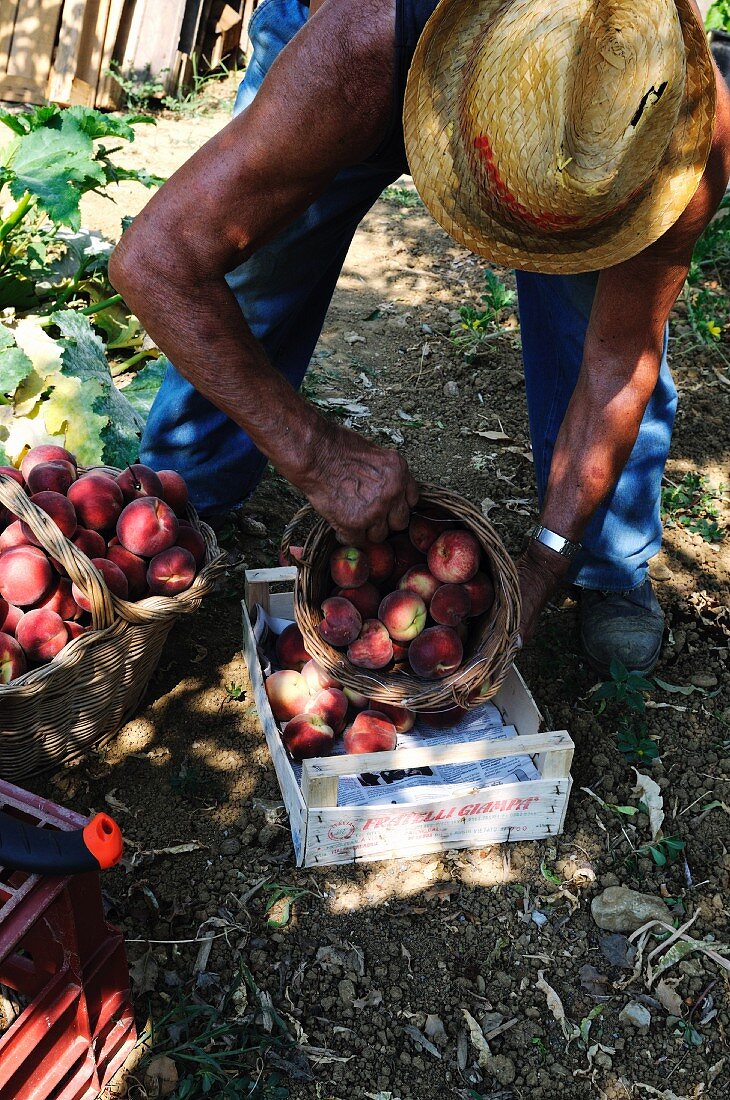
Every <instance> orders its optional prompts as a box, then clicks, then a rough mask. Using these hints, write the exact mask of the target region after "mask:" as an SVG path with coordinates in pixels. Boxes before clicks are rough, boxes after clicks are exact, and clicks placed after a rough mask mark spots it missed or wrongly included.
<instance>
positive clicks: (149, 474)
mask: <svg viewBox="0 0 730 1100" xmlns="http://www.w3.org/2000/svg"><path fill="white" fill-rule="evenodd" d="M117 485H118V486H119V488H120V489H121V490H122V496H123V497H124V503H125V504H129V503H130V501H132V500H136V499H137V498H138V497H159V498H160V499H161V500H162V499H164V490H163V488H162V482H161V481H160V479H159V477H158V476H157V474H156V473H155V471H154V470H151V469H150V468H149V466H143V465H142V463H141V462H137V463H136V464H135V465H134V466H127V469H126V470H122V472H121V473H120V474H118V475H117Z"/></svg>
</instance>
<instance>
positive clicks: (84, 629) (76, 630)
mask: <svg viewBox="0 0 730 1100" xmlns="http://www.w3.org/2000/svg"><path fill="white" fill-rule="evenodd" d="M64 623H65V624H66V629H67V630H68V639H69V641H70V642H72V641H73V640H74V638H80V637H81V635H82V634H88V633H89V630H90V629H91V627H88V626H82V625H81V623H75V622H69V621H68V620H66V619H64Z"/></svg>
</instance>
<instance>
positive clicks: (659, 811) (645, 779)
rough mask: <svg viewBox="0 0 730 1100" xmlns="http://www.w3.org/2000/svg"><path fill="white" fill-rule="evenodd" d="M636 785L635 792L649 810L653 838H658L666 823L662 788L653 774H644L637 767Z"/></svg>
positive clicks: (635, 771) (635, 770)
mask: <svg viewBox="0 0 730 1100" xmlns="http://www.w3.org/2000/svg"><path fill="white" fill-rule="evenodd" d="M633 771H634V773H635V774H636V786H635V787H634V791H633V793H634V794H635V795H637V796H638V797H639V798H640V799H641V801H642V802H643V803H644V805H645V806H646V808H647V810H648V812H649V825H650V827H651V839H652V840H656V838H657V836H658V835H659V833H660V831H661V827H662V825H663V824H664V798H663V797H662V792H661V788H660V786H659V784H658V783H655V782H654V780H653V779H652V778H651V776H648V775H642V773H641V772H640V771H637V769H636V768H634V769H633Z"/></svg>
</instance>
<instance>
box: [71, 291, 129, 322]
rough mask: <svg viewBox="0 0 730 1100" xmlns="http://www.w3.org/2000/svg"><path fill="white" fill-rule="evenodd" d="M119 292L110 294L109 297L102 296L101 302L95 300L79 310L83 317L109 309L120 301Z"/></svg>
mask: <svg viewBox="0 0 730 1100" xmlns="http://www.w3.org/2000/svg"><path fill="white" fill-rule="evenodd" d="M122 300H123V299H122V296H121V294H112V296H111V298H104V300H103V301H101V302H96V303H95V304H94V305H93V306H85V307H84V309H81V310H79V312H80V313H82V314H83V316H84V317H93V316H94V314H95V313H102V312H103V311H104V310H105V309H110V308H111V307H112V306H115V305H117V304H118V303H119V302H121V301H122Z"/></svg>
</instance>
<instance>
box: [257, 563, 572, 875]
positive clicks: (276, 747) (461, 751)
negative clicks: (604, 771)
mask: <svg viewBox="0 0 730 1100" xmlns="http://www.w3.org/2000/svg"><path fill="white" fill-rule="evenodd" d="M295 576H296V569H293V568H285V569H253V570H249V571H248V572H247V573H246V598H245V600H244V602H243V653H244V657H245V659H246V664H247V665H248V671H249V675H250V677H251V683H252V685H253V691H254V698H255V701H256V706H257V708H258V713H259V716H260V718H261V724H262V726H263V730H264V734H265V736H266V741H267V744H268V746H269V750H270V752H271V759H272V762H273V764H274V768H275V770H276V775H277V778H278V780H279V786H280V787H281V793H282V796H283V799H284V803H285V805H286V809H287V812H288V814H289V821H290V825H291V832H292V839H293V841H294V850H295V853H296V858H297V865H298V866H300V867H301V866H305V867H320V866H324V865H326V864H332V863H356V862H362V861H366V860H379V859H394V858H403V857H408V856H418V855H423V854H425V853H427V852H439V851H444V850H446V849H449V848H482V847H484V846H485V845H488V844H500V843H502V842H504V841H510V840H513V841H514V840H537V839H540V838H543V837H548V836H557V835H558V834H559V833H560V832H562V829H563V823H564V821H565V813H566V810H567V807H568V799H569V797H570V790H571V786H572V780H571V776H570V766H571V763H572V759H573V749H574V746H573V742H572V740H571V738H570V736H569V734H568V733H567V732H566V731H564V730H563V731H560V732H554V733H544V732H543V733H541V732H540V725H541V723H542V718H541V715H540V712H539V711H538V709H537V707H536V705H535V702H534V700H533V698H532V696H531V695H530V692H529V691H528V689H527V686H526V685H525V682H524V680H523V679H522V677H521V676H520V674H519V672H518V671H517V669H514V668H513V669H512V671H511V672H510V674H509V675H508V677H507V679H506V680H505V682H504V684H503V685H502V688H501V689H500V691H499V693H498V695H497V696H496V697H495V699H494V700H493V702H494V703H495V704H496V705H497V707H498V708H499V710H500V712H501V714H502V717H503V719H504V721H505V723H506V724H509V725H513V726H514V727H515V728H516V730H517V733H518V736H517V737H516V738H512V739H511V740H509V741H494V740H484V741H476V742H469V743H466V742H462V743H459V742H458V741H456V740H455V741H454V742H453V743H449V744H446V745H434V746H431V747H428V748H423V749H421V748H419V749H410V748H409V749H398V750H396V751H395V752H381V753H370V754H368V755H363V756H356V757H355V756H329V757H323V758H320V759H317V760H306V761H305V762H304V764H303V766H302V785H301V788H300V787H299V784H298V783H297V780H296V776H295V773H294V769H293V767H292V764H291V761H290V760H289V757H288V755H287V752H286V749H285V748H284V745H283V743H282V740H281V736H280V733H279V730H278V727H277V725H276V722H275V720H274V716H273V714H272V713H271V708H270V706H269V701H268V698H267V696H266V689H265V686H264V677H263V673H262V670H261V665H260V662H259V656H258V652H257V648H256V641H255V638H254V634H253V629H252V626H251V618H250V615H249V612H250V611H251V610H252V609H253V608H254V607H255V606H256V604H260V605H261V606H262V607H263V608H264V610H266V611H267V612H269V613H270V614H271V615H273V616H276V617H278V618H283V619H293V617H294V613H293V599H292V589H293V582H294V578H295ZM284 586H287V588H288V590H287V591H277V592H272V587H276V588H282V587H284ZM523 754H526V755H529V756H531V757H532V758H533V760H534V762H535V764H536V766H537V769H538V771H539V773H540V779H535V780H532V781H530V782H525V783H514V784H509V785H502V786H491V787H485V788H481V789H474V790H471V791H470V792H469V795H468V797H467V796H465V795H464V793H463V792H461V793H460V794H458V796H456V797H455V796H454V793H453V792H452V793H450V792H449V788H448V787H443V788H441V791H442V793H441V794H440V796H439V797H438V798H434V797H433V788H431V789H430V790H424V799H423V801H418V802H412V801H409V802H408V803H401V804H395V805H393V804H391V803H387V804H383V805H381V806H372V805H371V806H342V805H338V789H339V778H340V776H342V775H353V774H356V775H363V774H366V773H370V772H380V771H388V770H395V769H401V768H419V767H426V766H429V765H430V766H438V765H439V764H450V763H470V762H474V761H475V760H488V759H495V758H501V757H511V756H519V755H523Z"/></svg>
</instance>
